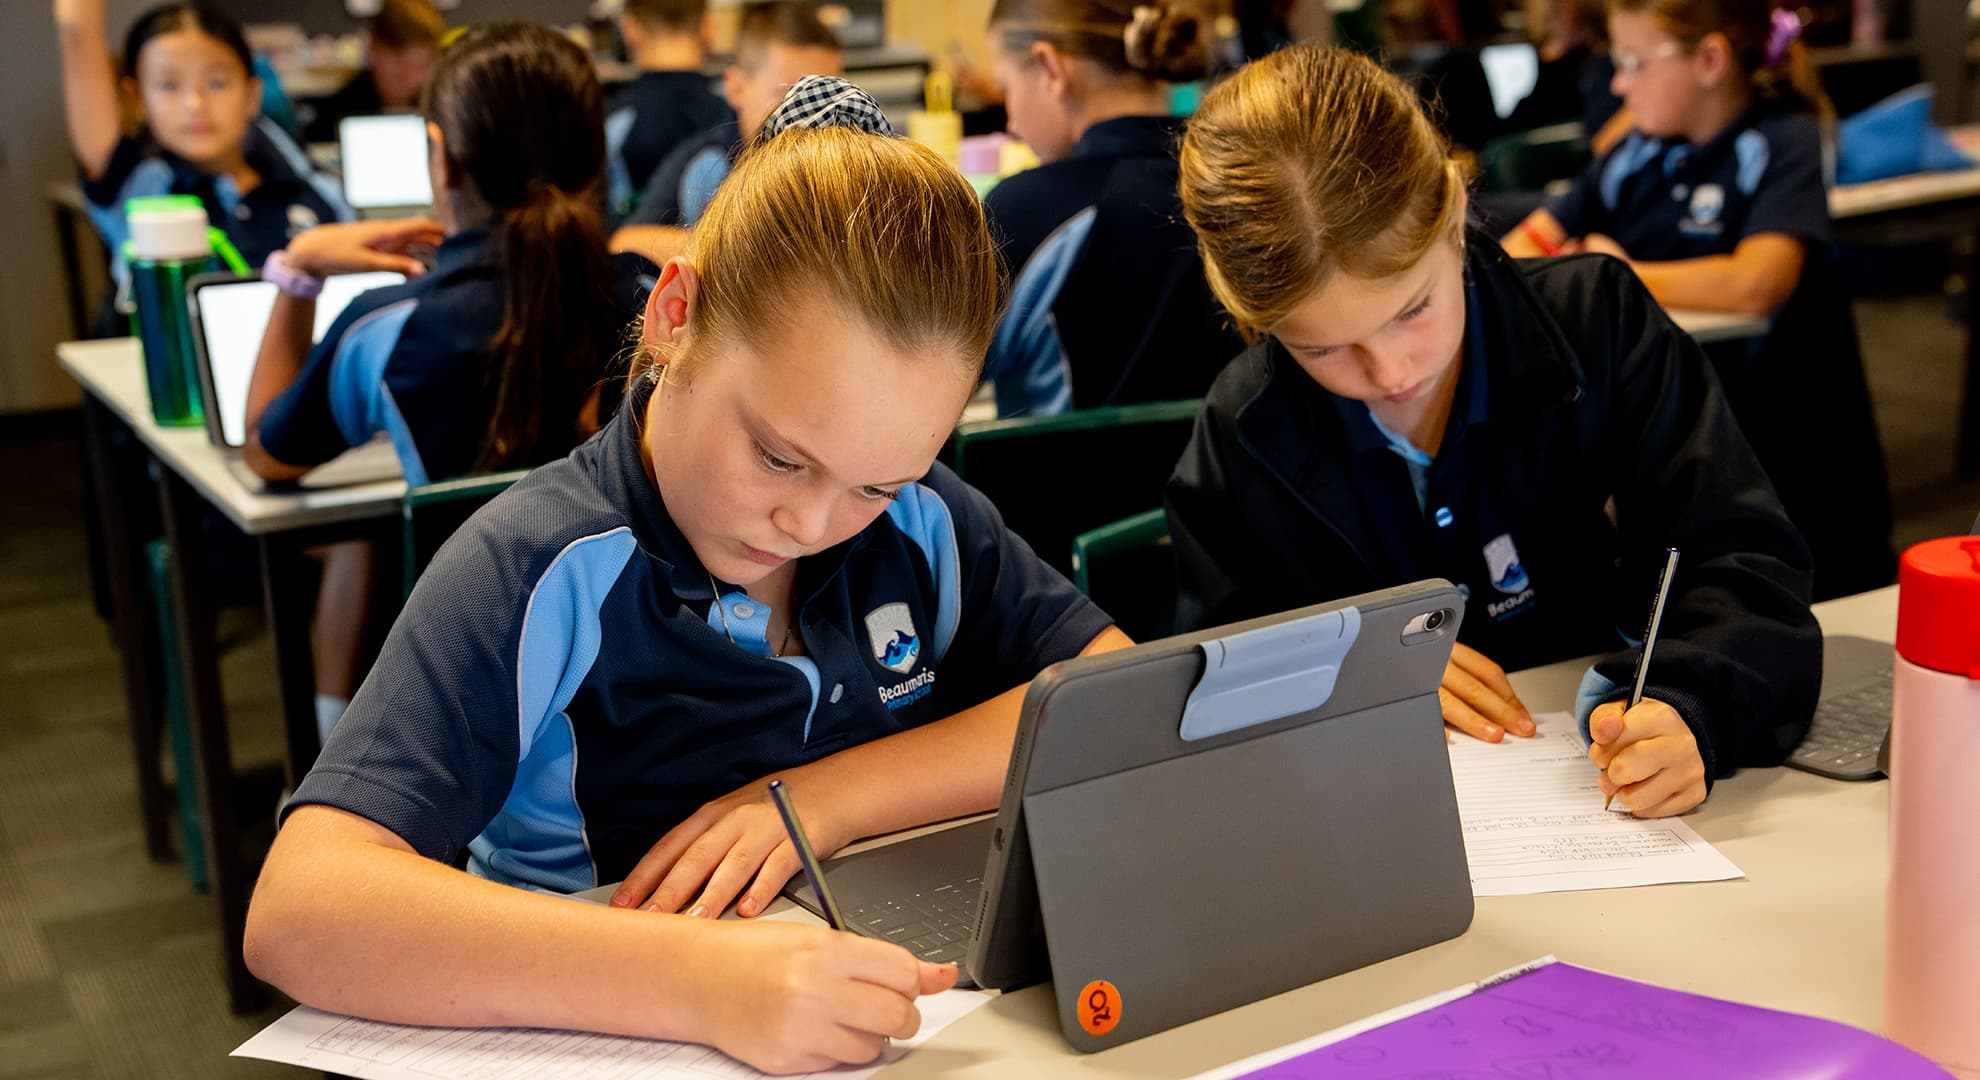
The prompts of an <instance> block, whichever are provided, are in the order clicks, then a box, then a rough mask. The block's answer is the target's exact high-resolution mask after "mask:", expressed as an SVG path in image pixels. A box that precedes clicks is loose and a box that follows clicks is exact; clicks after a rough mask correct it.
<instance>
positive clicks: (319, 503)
mask: <svg viewBox="0 0 1980 1080" xmlns="http://www.w3.org/2000/svg"><path fill="white" fill-rule="evenodd" d="M55 355H56V357H57V358H58V359H60V360H61V363H62V370H64V371H66V372H68V373H69V375H70V376H71V377H73V378H74V379H75V380H76V382H78V383H81V384H82V387H83V389H84V390H86V391H88V392H89V394H90V396H92V397H94V398H96V399H97V400H98V401H101V402H102V403H103V404H104V405H106V406H108V407H109V408H110V410H111V411H112V412H114V413H115V414H116V416H117V419H119V420H121V421H123V422H124V424H125V425H127V426H128V427H129V428H130V429H131V431H132V432H133V433H134V434H135V435H137V437H138V438H139V439H140V440H141V441H142V442H143V443H144V445H145V448H146V449H148V450H150V451H151V454H152V456H153V457H155V458H157V459H158V462H159V464H161V465H163V466H165V467H166V468H168V469H170V470H172V472H174V473H176V474H177V475H178V476H180V477H181V478H183V479H184V480H185V482H186V483H188V484H191V485H192V487H193V490H195V491H197V492H198V493H199V496H200V498H202V499H205V500H206V501H207V502H209V503H212V504H213V506H214V507H215V508H217V509H218V510H219V511H220V512H221V513H223V514H225V515H227V520H229V521H231V522H233V523H234V525H235V526H236V527H238V528H239V529H240V530H241V531H242V532H244V533H246V534H248V535H249V536H262V535H264V534H267V533H271V532H282V531H287V530H293V529H305V528H310V527H313V526H317V525H332V524H336V523H338V522H344V521H353V520H362V519H366V518H377V517H387V516H390V515H393V514H397V513H398V512H399V501H400V499H401V498H402V497H403V496H404V495H405V493H406V482H405V481H404V480H380V481H377V482H374V483H369V484H357V485H353V486H350V487H332V488H317V489H308V490H296V491H275V492H256V491H251V490H249V489H248V487H247V486H246V485H245V484H243V483H242V482H241V479H240V477H239V476H237V475H235V474H234V473H233V472H232V470H231V469H229V467H228V464H227V458H228V455H227V453H226V452H225V451H223V450H221V449H220V448H219V447H217V446H214V445H213V442H212V440H210V439H208V438H207V437H206V429H205V428H204V427H160V426H159V425H158V422H157V421H155V420H153V419H152V418H151V397H150V392H149V391H148V390H147V389H146V388H145V382H144V353H143V351H142V349H141V347H140V346H139V344H138V341H137V339H136V338H113V339H111V340H108V341H70V342H64V343H63V344H60V345H57V346H56V347H55Z"/></svg>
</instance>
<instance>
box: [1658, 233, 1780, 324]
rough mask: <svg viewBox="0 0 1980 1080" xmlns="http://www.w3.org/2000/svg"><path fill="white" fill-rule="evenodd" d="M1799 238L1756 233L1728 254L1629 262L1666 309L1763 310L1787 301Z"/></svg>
mask: <svg viewBox="0 0 1980 1080" xmlns="http://www.w3.org/2000/svg"><path fill="white" fill-rule="evenodd" d="M1802 258H1803V256H1802V249H1801V241H1799V240H1797V239H1794V238H1792V237H1788V236H1781V235H1778V234H1762V235H1759V236H1753V237H1748V238H1747V239H1746V240H1743V241H1741V242H1740V245H1739V247H1738V248H1736V249H1735V250H1734V251H1733V252H1732V253H1731V254H1728V255H1706V256H1702V257H1700V258H1696V259H1675V260H1672V261H1669V262H1637V261H1634V260H1632V261H1631V263H1630V265H1631V266H1632V267H1633V268H1634V269H1635V270H1636V276H1637V277H1639V278H1641V279H1643V284H1644V287H1646V288H1648V289H1649V290H1650V295H1652V296H1654V297H1656V298H1657V302H1658V303H1659V304H1662V305H1663V306H1664V307H1666V308H1692V309H1694V310H1698V311H1730V312H1734V313H1736V314H1740V315H1766V314H1769V313H1771V312H1773V311H1775V310H1777V309H1779V308H1780V306H1781V305H1782V304H1785V303H1787V299H1788V297H1789V296H1791V295H1793V293H1794V290H1795V286H1796V285H1798V284H1799V283H1800V281H1801V266H1802Z"/></svg>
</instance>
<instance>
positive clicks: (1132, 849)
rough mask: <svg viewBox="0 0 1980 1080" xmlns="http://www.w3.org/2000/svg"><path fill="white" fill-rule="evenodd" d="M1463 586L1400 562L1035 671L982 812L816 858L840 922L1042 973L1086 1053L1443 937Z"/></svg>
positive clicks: (1451, 925)
mask: <svg viewBox="0 0 1980 1080" xmlns="http://www.w3.org/2000/svg"><path fill="white" fill-rule="evenodd" d="M1463 606H1464V605H1463V601H1462V600H1461V599H1460V598H1459V596H1458V594H1457V590H1456V589H1455V588H1453V587H1452V586H1451V585H1450V584H1449V583H1448V582H1443V581H1426V582H1419V583H1417V584H1414V585H1407V586H1402V587H1399V588H1395V589H1388V590H1384V591H1381V592H1376V593H1368V594H1364V595H1361V596H1355V597H1349V598H1347V599H1345V600H1340V601H1336V602H1334V603H1330V604H1321V605H1317V606H1314V607H1309V608H1302V609H1299V610H1296V611H1290V612H1285V613H1282V614H1279V615H1274V616H1268V617H1266V618H1263V619H1255V620H1252V621H1250V622H1245V623H1238V624H1234V625H1231V626H1225V627H1218V628H1216V629H1213V630H1207V631H1203V632H1200V633H1195V634H1187V635H1181V636H1178V637H1172V638H1168V639H1165V640H1162V641H1154V642H1149V643H1147V644H1143V645H1138V646H1135V647H1134V648H1131V649H1124V650H1121V651H1118V652H1111V653H1104V654H1101V655H1098V656H1089V657H1080V658H1076V659H1073V660H1068V661H1065V662H1063V663H1058V664H1054V665H1052V666H1050V667H1048V668H1046V669H1045V671H1043V672H1042V673H1040V674H1039V676H1038V677H1037V678H1036V679H1034V680H1033V681H1032V683H1031V687H1030V689H1029V690H1028V691H1027V692H1026V694H1025V699H1024V705H1023V711H1022V713H1021V715H1020V719H1019V722H1018V733H1017V737H1016V739H1015V741H1014V744H1013V749H1012V754H1011V765H1010V770H1009V772H1008V774H1007V776H1006V779H1005V786H1004V796H1003V802H1002V805H1001V807H1000V808H999V811H998V814H997V816H996V817H995V818H994V819H985V820H981V821H977V822H973V823H970V824H967V825H963V826H960V827H957V828H952V829H948V830H944V831H941V832H938V833H934V834H931V835H927V836H921V837H917V838H914V839H910V840H904V841H902V842H900V843H897V844H892V845H889V846H886V847H882V848H877V849H873V850H870V851H865V852H862V853H859V854H856V855H851V856H847V857H844V858H840V859H834V860H831V861H830V862H827V863H826V864H825V874H826V877H827V878H828V879H829V880H830V882H831V885H832V890H833V892H834V894H835V895H836V896H837V898H838V901H839V906H840V908H841V910H843V911H844V912H845V914H846V918H847V921H848V922H849V923H850V924H851V926H850V928H851V929H854V930H856V931H858V932H861V933H864V934H867V935H868V936H871V937H877V938H880V939H882V940H887V941H894V942H897V943H899V944H902V945H904V946H906V947H907V948H908V949H909V951H911V952H916V953H918V954H921V955H923V956H927V957H945V958H948V959H955V958H957V956H958V955H961V954H966V955H967V958H968V962H967V964H966V965H965V966H964V971H965V973H966V974H967V975H968V976H970V977H972V978H973V979H974V981H975V982H976V983H977V984H978V985H980V986H985V987H992V988H997V989H1011V988H1014V987H1018V986H1023V985H1026V984H1029V983H1033V982H1038V981H1041V980H1044V979H1046V978H1051V979H1053V980H1054V982H1055V983H1056V992H1057V995H1058V1000H1059V1011H1060V1026H1061V1028H1062V1030H1063V1031H1064V1032H1065V1035H1066V1038H1067V1041H1068V1042H1070V1043H1071V1044H1072V1045H1073V1046H1074V1047H1075V1048H1076V1049H1080V1050H1086V1051H1092V1050H1099V1049H1103V1048H1105V1047H1108V1046H1112V1045H1115V1044H1118V1043H1120V1042H1125V1041H1128V1040H1131V1039H1136V1038H1140V1037H1141V1036H1144V1035H1148V1034H1152V1033H1154V1032H1157V1031H1162V1030H1165V1029H1167V1028H1170V1027H1174V1026H1176V1025H1178V1024H1182V1023H1187V1022H1188V1021H1190V1020H1194V1019H1197V1018H1200V1017H1203V1016H1207V1015H1210V1014H1211V1013H1214V1012H1220V1011H1222V1010H1224V1009H1229V1008H1234V1007H1236V1006H1238V1005H1241V1004H1244V1003H1246V1002H1249V1001H1255V1000H1257V999H1259V998H1262V997H1265V996H1268V995H1270V994H1276V993H1279V992H1281V991H1284V990H1289V989H1292V988H1294V987H1297V986H1304V985H1306V984H1308V983H1312V982H1316V981H1318V980H1321V979H1325V978H1327V977H1329V976H1332V975H1337V974H1340V973H1341V972H1344V971H1349V970H1352V969H1354V968H1358V967H1362V966H1365V965H1367V964H1372V963H1375V962H1377V961H1380V960H1385V959H1388V958H1389V957H1392V956H1397V955H1400V954H1402V953H1405V952H1409V951H1411V950H1413V949H1418V948H1422V947H1424V946H1426V945H1430V944H1433V943H1435V942H1438V941H1443V940H1446V939H1448V938H1451V937H1455V936H1456V935H1458V934H1460V933H1463V932H1464V929H1465V928H1466V927H1467V926H1468V925H1470V922H1471V915H1472V897H1471V879H1470V873H1469V869H1468V866H1467V863H1466V860H1465V853H1464V842H1463V835H1462V832H1461V829H1460V826H1459V823H1458V816H1457V800H1456V794H1455V792H1454V790H1453V788H1452V784H1451V771H1450V755H1449V753H1448V751H1446V749H1445V747H1444V721H1443V715H1442V712H1441V710H1440V709H1439V707H1438V704H1437V687H1438V684H1439V682H1440V681H1441V679H1442V676H1443V672H1444V667H1445V665H1446V663H1447V662H1448V660H1449V658H1450V652H1451V644H1452V642H1454V641H1455V640H1456V633H1457V626H1458V621H1459V619H1460V617H1461V612H1462V610H1463ZM785 892H786V894H787V895H790V896H791V897H792V899H793V900H796V901H797V902H798V903H799V904H800V905H802V906H805V907H807V908H811V909H812V910H813V911H816V910H817V902H816V900H815V899H814V898H813V897H812V895H811V892H810V890H809V888H808V887H805V886H804V885H803V884H802V883H801V882H800V881H798V880H796V879H794V880H793V882H792V883H791V885H789V886H787V887H786V888H785ZM958 942H960V943H961V945H960V947H959V946H958V944H957V943H958ZM1102 984H1104V987H1105V991H1106V992H1105V995H1104V996H1105V997H1106V998H1107V1002H1111V1003H1112V1004H1111V1005H1109V1006H1108V1008H1107V1011H1109V1012H1110V1013H1111V1017H1110V1020H1111V1022H1108V1023H1104V1024H1100V1025H1094V1024H1091V1023H1088V1021H1090V1020H1091V1019H1092V1018H1093V1016H1094V1015H1095V1012H1096V1008H1095V1007H1094V1006H1093V1000H1094V999H1093V994H1094V993H1095V992H1096V988H1097V987H1100V986H1102ZM1107 1002H1103V1004H1107Z"/></svg>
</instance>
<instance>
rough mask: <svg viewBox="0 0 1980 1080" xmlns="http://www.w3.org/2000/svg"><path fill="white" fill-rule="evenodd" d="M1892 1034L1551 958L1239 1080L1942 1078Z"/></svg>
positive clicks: (1943, 1075)
mask: <svg viewBox="0 0 1980 1080" xmlns="http://www.w3.org/2000/svg"><path fill="white" fill-rule="evenodd" d="M1951 1075H1952V1074H1951V1073H1948V1072H1947V1071H1946V1070H1944V1069H1942V1068H1940V1067H1938V1066H1937V1065H1934V1064H1932V1063H1931V1062H1930V1061H1927V1060H1926V1059H1925V1058H1923V1057H1921V1056H1920V1055H1918V1054H1917V1053H1914V1052H1913V1051H1910V1050H1907V1049H1905V1048H1904V1047H1902V1046H1899V1045H1898V1044H1896V1043H1894V1042H1891V1041H1890V1040H1888V1039H1885V1038H1882V1037H1880V1036H1877V1035H1872V1034H1870V1033H1868V1032H1865V1031H1861V1030H1858V1029H1857V1028H1853V1027H1849V1026H1848V1025H1845V1024H1838V1023H1835V1022H1834V1021H1830V1020H1817V1019H1815V1018H1814V1017H1810V1016H1797V1015H1795V1014H1794V1013H1784V1012H1776V1011H1774V1010H1772V1009H1757V1008H1754V1007H1753V1006H1751V1005H1736V1004H1734V1003H1732V1002H1730V1001H1721V1000H1719V999H1718V998H1709V997H1701V996H1699V995H1697V994H1686V993H1682V992H1680V991H1677V990H1666V989H1664V988H1663V987H1661V986H1651V985H1649V984H1648V983H1640V982H1633V981H1631V980H1629V979H1619V978H1616V977H1615V976H1613V975H1604V974H1602V973H1600V972H1597V971H1590V970H1588V969H1587V968H1578V967H1575V966H1574V965H1572V964H1559V963H1556V964H1547V965H1545V966H1543V967H1540V968H1537V969H1535V970H1533V971H1529V972H1526V973H1524V974H1520V975H1515V976H1512V977H1511V978H1508V979H1505V980H1504V981H1502V982H1497V983H1493V984H1490V985H1488V986H1485V987H1483V988H1481V989H1479V990H1478V991H1476V992H1474V993H1471V994H1468V995H1466V996H1464V997H1462V998H1459V999H1457V1000H1455V1001H1450V1002H1446V1003H1444V1004H1442V1005H1438V1006H1435V1007H1434V1008H1431V1009H1428V1010H1426V1011H1424V1012H1420V1013H1417V1014H1416V1015H1414V1016H1410V1017H1406V1018H1404V1019H1401V1020H1397V1021H1395V1022H1394V1023H1390V1024H1385V1025H1383V1026H1382V1027H1379V1028H1376V1029H1375V1030H1373V1031H1366V1032H1363V1033H1361V1034H1359V1035H1356V1036H1353V1037H1351V1038H1348V1039H1343V1040H1342V1041H1340V1042H1337V1043H1334V1044H1332V1045H1329V1046H1323V1047H1321V1048H1319V1049H1317V1050H1312V1051H1309V1052H1307V1053H1304V1054H1301V1055H1299V1056H1298V1057H1294V1058H1289V1059H1287V1060H1285V1061H1281V1062H1279V1063H1277V1064H1275V1065H1269V1066H1267V1067H1265V1068H1263V1069H1259V1070H1258V1071H1256V1072H1252V1073H1247V1074H1246V1080H1290V1078H1292V1077H1343V1078H1354V1077H1367V1078H1369V1080H1400V1078H1417V1077H1434V1078H1435V1080H1636V1078H1638V1077H1641V1078H1643V1080H1653V1078H1654V1080H1669V1078H1671V1077H1685V1078H1686V1080H1720V1078H1724V1080H1734V1078H1737V1080H1776V1078H1778V1080H1789V1078H1792V1080H1805V1078H1808V1077H1822V1078H1824V1080H1834V1078H1841V1077H1865V1078H1869V1077H1875V1078H1876V1080H1924V1078H1927V1077H1930V1078H1932V1080H1945V1078H1948V1077H1950V1076H1951Z"/></svg>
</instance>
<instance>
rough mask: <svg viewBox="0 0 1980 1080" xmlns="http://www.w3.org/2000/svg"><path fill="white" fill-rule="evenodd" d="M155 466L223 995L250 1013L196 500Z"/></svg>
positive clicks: (242, 889)
mask: <svg viewBox="0 0 1980 1080" xmlns="http://www.w3.org/2000/svg"><path fill="white" fill-rule="evenodd" d="M162 472H163V475H162V476H161V477H160V478H159V481H158V497H159V507H160V509H161V510H162V511H163V514H164V518H165V539H166V542H167V543H169V544H170V545H171V546H172V601H173V603H172V608H173V618H175V619H176V620H177V621H178V628H179V642H180V656H181V658H182V664H181V666H182V668H183V673H184V678H183V684H184V686H185V692H186V714H187V718H188V719H189V720H191V727H192V736H193V756H194V758H195V759H196V761H197V764H198V770H199V777H198V780H199V797H200V812H201V815H202V819H201V821H200V826H201V829H202V831H203V832H204V833H205V835H206V859H207V866H208V875H207V876H208V878H209V879H210V880H211V881H212V883H213V899H214V902H215V903H217V904H218V905H219V909H220V910H219V914H220V954H221V960H222V963H223V964H224V965H225V967H226V971H227V990H228V994H229V997H230V1000H231V1002H232V1005H233V1009H234V1011H235V1012H236V1013H245V1012H252V1011H254V1010H256V1009H259V1008H260V1007H262V1005H264V1004H266V1002H267V992H266V990H264V989H263V988H262V985H261V983H259V982H258V981H256V980H255V977H254V976H253V975H251V974H249V973H248V969H247V961H246V960H245V959H243V957H242V955H241V942H242V939H243V936H244V935H245V932H246V930H247V901H248V882H247V880H246V879H247V873H246V869H247V868H246V867H245V866H243V865H242V864H241V837H240V819H239V818H238V817H237V816H236V814H235V812H234V755H233V749H232V747H231V746H230V745H229V744H228V739H227V708H226V703H225V702H224V701H223V700H222V698H221V695H220V664H219V656H218V648H217V645H216V643H215V641H214V621H213V620H214V612H213V604H212V600H211V597H209V596H208V595H207V591H206V583H205V582H204V581H203V580H202V578H203V576H204V573H205V567H206V553H205V544H204V543H203V541H202V539H201V537H200V531H199V508H200V506H201V505H202V500H201V499H200V497H199V494H198V493H197V492H195V491H193V489H192V488H191V487H189V486H188V485H187V484H186V482H185V481H184V480H182V479H180V478H179V476H178V474H176V473H174V472H172V471H171V470H169V469H167V470H163V471H162Z"/></svg>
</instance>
